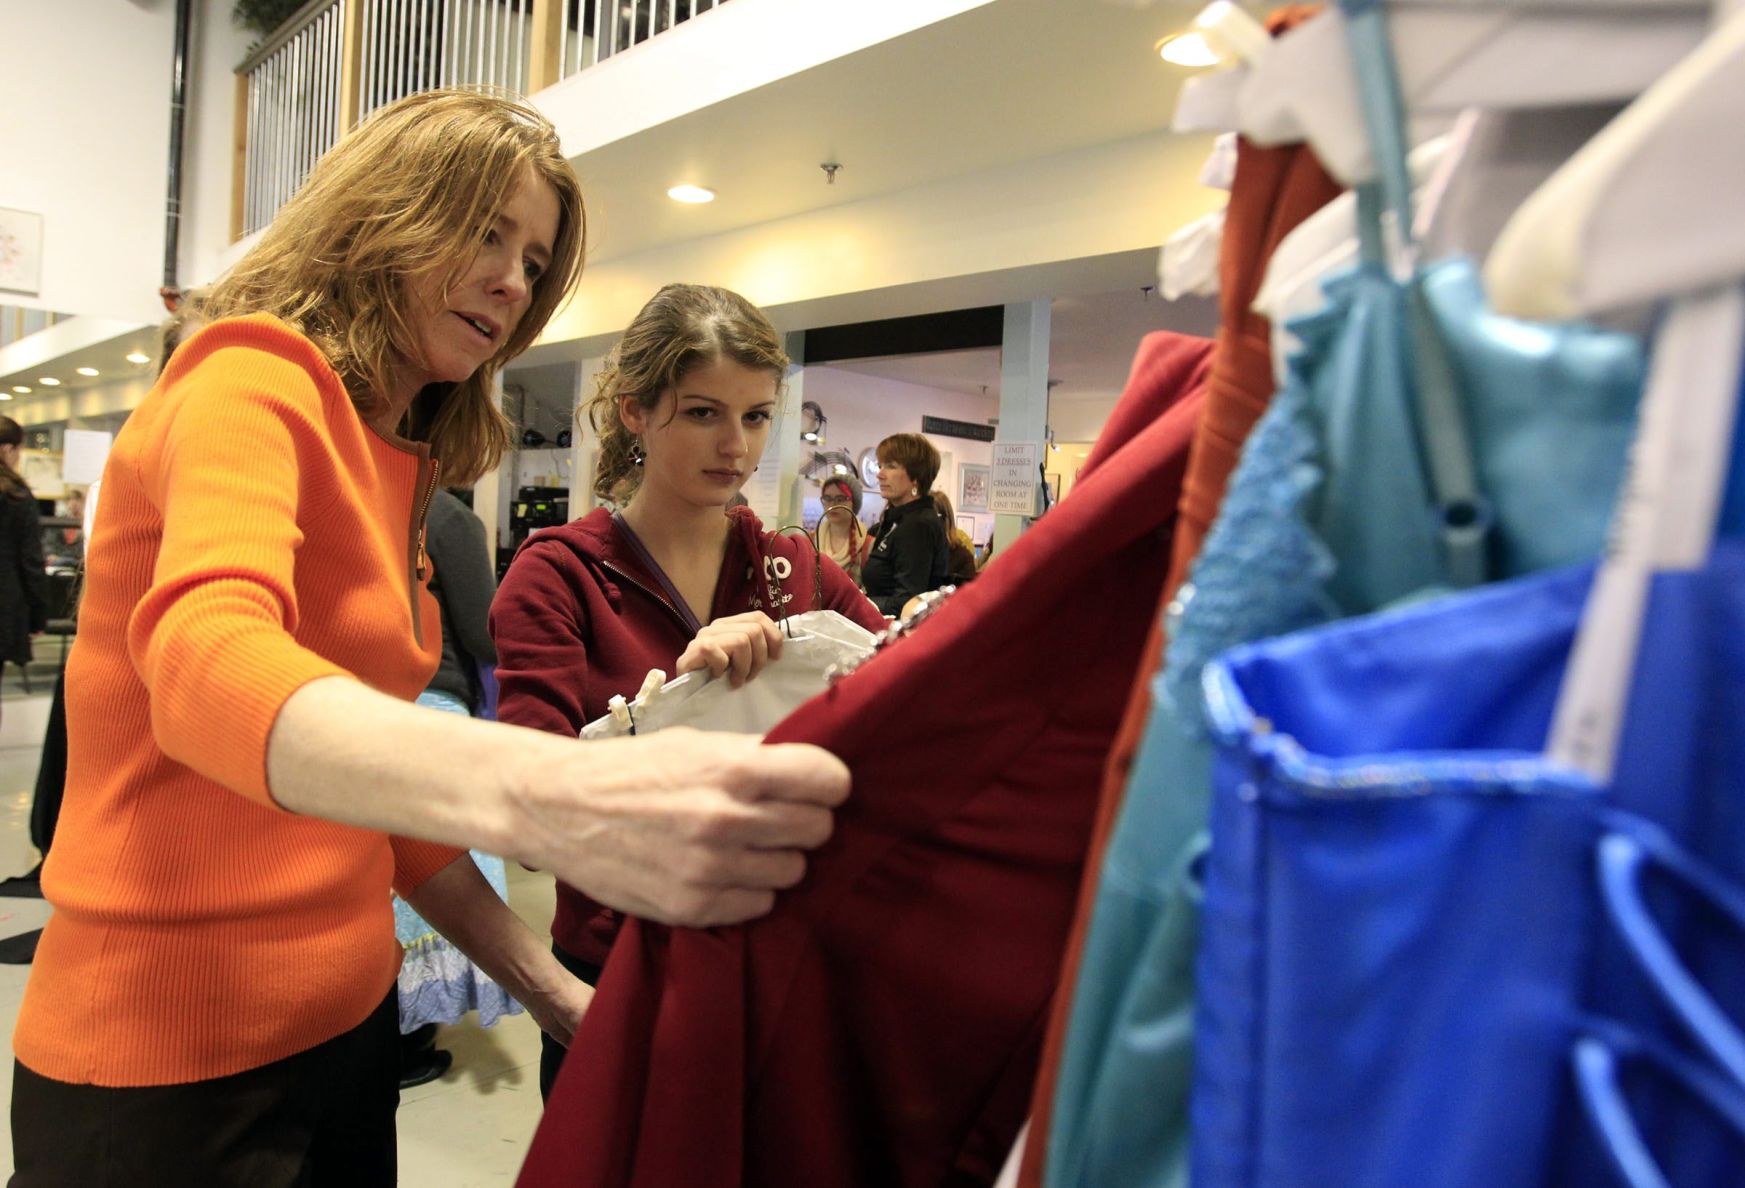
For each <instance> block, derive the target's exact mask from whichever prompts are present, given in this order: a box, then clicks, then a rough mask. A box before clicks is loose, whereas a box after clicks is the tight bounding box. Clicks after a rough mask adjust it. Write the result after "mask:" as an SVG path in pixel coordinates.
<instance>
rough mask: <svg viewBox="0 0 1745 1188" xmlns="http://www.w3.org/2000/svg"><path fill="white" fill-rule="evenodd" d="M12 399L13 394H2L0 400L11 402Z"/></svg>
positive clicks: (0, 393)
mask: <svg viewBox="0 0 1745 1188" xmlns="http://www.w3.org/2000/svg"><path fill="white" fill-rule="evenodd" d="M10 399H12V393H10V392H0V400H10Z"/></svg>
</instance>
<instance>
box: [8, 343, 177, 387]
mask: <svg viewBox="0 0 1745 1188" xmlns="http://www.w3.org/2000/svg"><path fill="white" fill-rule="evenodd" d="M157 350H158V331H157V328H156V327H155V326H143V327H140V328H138V329H135V330H131V331H128V332H126V333H123V334H119V335H117V336H115V337H112V338H109V339H106V340H105V341H102V342H96V343H92V344H89V345H86V346H82V347H79V348H78V349H76V350H71V351H67V352H65V353H63V354H60V355H57V356H56V357H55V358H53V359H50V360H48V361H46V362H44V363H41V364H38V365H35V366H27V367H23V368H20V369H17V370H14V371H12V372H10V373H9V374H5V375H0V400H9V401H17V402H20V403H22V402H25V401H28V400H31V399H34V398H35V397H39V396H59V395H67V394H71V393H74V392H81V391H84V390H85V389H87V388H96V387H102V386H105V385H108V384H114V383H116V382H118V381H120V382H129V383H131V382H137V381H138V380H140V379H141V378H142V377H148V376H151V375H152V374H153V372H154V370H155V367H156V364H157ZM134 351H137V352H140V353H142V354H144V355H146V356H147V358H148V361H147V362H145V363H130V362H128V361H127V358H126V356H127V355H128V354H129V353H130V352H134ZM80 367H90V368H94V369H95V370H96V371H97V372H98V374H97V375H95V376H82V375H80V374H79V373H78V371H77V369H78V368H80ZM43 376H48V377H49V378H51V379H58V380H60V381H61V382H60V383H59V384H58V385H45V384H43V382H42V377H43ZM15 386H18V387H27V388H30V389H31V392H29V393H15V392H14V391H13V388H14V387H15Z"/></svg>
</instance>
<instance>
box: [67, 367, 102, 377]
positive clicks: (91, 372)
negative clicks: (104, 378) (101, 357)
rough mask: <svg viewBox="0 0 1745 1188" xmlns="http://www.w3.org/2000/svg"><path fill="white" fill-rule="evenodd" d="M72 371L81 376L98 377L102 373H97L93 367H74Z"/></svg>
mask: <svg viewBox="0 0 1745 1188" xmlns="http://www.w3.org/2000/svg"><path fill="white" fill-rule="evenodd" d="M73 370H74V371H76V372H78V373H79V374H80V375H83V376H98V375H101V374H102V372H100V371H98V370H97V369H96V368H95V367H75V368H73Z"/></svg>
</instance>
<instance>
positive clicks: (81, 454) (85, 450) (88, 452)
mask: <svg viewBox="0 0 1745 1188" xmlns="http://www.w3.org/2000/svg"><path fill="white" fill-rule="evenodd" d="M114 441H115V435H114V434H113V433H103V432H99V431H97V430H95V429H68V430H67V431H66V432H65V433H64V434H62V435H61V478H62V479H63V480H64V481H66V482H68V483H70V484H72V485H73V486H75V487H86V486H89V485H90V484H92V483H94V482H96V481H97V480H98V479H100V478H102V477H103V463H105V462H107V461H108V460H109V447H110V445H112V444H113V443H114Z"/></svg>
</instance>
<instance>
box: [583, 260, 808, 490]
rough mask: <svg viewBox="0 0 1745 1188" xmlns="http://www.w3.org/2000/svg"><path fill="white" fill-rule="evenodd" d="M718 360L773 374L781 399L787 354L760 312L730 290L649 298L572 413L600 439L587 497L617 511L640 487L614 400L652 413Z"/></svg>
mask: <svg viewBox="0 0 1745 1188" xmlns="http://www.w3.org/2000/svg"><path fill="white" fill-rule="evenodd" d="M723 359H730V360H732V361H733V362H735V363H737V364H739V365H740V366H741V367H747V368H750V369H751V370H753V371H770V372H774V373H775V377H776V385H777V387H776V399H777V400H780V399H781V397H782V390H783V389H782V380H783V377H785V376H786V374H787V370H788V353H787V352H786V351H785V350H783V349H782V340H781V336H780V335H778V334H777V333H776V328H775V327H774V326H772V325H770V320H769V318H768V317H766V316H764V312H763V310H761V309H759V308H758V307H757V306H755V305H753V304H752V303H751V302H749V301H747V300H746V299H745V298H743V297H741V296H740V295H739V294H738V293H735V292H733V291H732V290H731V289H718V288H714V287H713V286H710V285H667V286H665V287H663V288H662V289H661V291H660V292H658V293H656V294H655V295H654V296H653V297H651V298H649V301H648V304H647V305H644V306H643V307H642V311H641V312H640V313H638V314H637V315H636V317H635V319H634V320H633V321H632V322H631V323H630V328H629V329H627V330H626V331H624V337H623V338H621V339H619V340H618V345H617V346H615V347H613V348H612V353H611V354H609V355H608V356H606V366H605V368H604V369H603V370H602V371H601V372H600V374H599V375H598V376H597V377H595V379H594V392H593V395H591V396H589V397H588V399H587V400H586V401H584V402H583V404H582V406H581V407H580V408H578V409H577V410H576V420H577V421H580V420H581V419H582V416H583V414H586V415H587V418H588V422H589V423H590V424H591V425H593V427H594V432H595V433H598V434H599V435H600V461H599V465H598V467H597V469H596V471H595V477H594V494H596V495H598V496H599V497H600V498H601V499H610V500H612V501H613V502H614V503H618V504H623V503H625V502H628V500H629V498H630V496H631V495H633V494H635V492H636V488H637V486H638V485H639V484H640V482H641V471H640V470H639V469H638V467H637V453H636V451H637V448H638V446H637V441H636V437H635V435H634V434H632V433H631V432H630V430H629V429H627V428H625V427H624V422H623V421H622V420H620V419H619V416H618V402H619V399H620V398H621V397H624V396H634V397H635V398H636V402H637V403H638V404H640V405H641V406H642V407H643V408H645V409H647V410H649V411H650V412H653V411H654V409H655V407H656V406H657V405H659V404H660V399H661V396H662V395H664V394H665V393H666V391H667V390H668V389H669V388H675V387H677V386H678V383H679V381H680V380H682V379H683V378H684V377H685V376H686V375H688V374H689V373H690V372H692V371H695V370H696V369H697V368H699V367H707V366H709V365H710V364H711V363H716V362H719V361H721V360H723Z"/></svg>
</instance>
